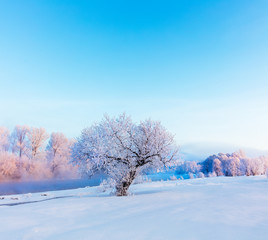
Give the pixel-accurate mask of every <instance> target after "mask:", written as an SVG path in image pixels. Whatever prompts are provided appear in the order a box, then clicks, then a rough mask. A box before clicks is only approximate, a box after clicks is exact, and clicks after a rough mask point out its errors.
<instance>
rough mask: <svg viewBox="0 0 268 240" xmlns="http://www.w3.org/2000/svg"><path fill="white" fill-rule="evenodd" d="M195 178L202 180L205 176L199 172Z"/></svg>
mask: <svg viewBox="0 0 268 240" xmlns="http://www.w3.org/2000/svg"><path fill="white" fill-rule="evenodd" d="M197 177H198V178H204V177H205V174H204V173H202V172H199V173H198V174H197Z"/></svg>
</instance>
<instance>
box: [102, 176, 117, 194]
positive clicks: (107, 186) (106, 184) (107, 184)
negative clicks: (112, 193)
mask: <svg viewBox="0 0 268 240" xmlns="http://www.w3.org/2000/svg"><path fill="white" fill-rule="evenodd" d="M115 186H116V182H115V180H113V179H112V178H108V179H104V180H103V181H102V182H101V184H100V191H101V192H106V191H108V190H111V189H114V188H115Z"/></svg>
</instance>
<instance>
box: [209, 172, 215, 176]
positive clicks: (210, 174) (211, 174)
mask: <svg viewBox="0 0 268 240" xmlns="http://www.w3.org/2000/svg"><path fill="white" fill-rule="evenodd" d="M208 177H217V174H216V173H215V172H212V173H209V174H208Z"/></svg>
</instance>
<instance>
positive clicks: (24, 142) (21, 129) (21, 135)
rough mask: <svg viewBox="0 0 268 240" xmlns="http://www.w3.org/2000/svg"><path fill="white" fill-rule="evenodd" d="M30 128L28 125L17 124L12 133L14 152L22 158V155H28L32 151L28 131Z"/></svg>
mask: <svg viewBox="0 0 268 240" xmlns="http://www.w3.org/2000/svg"><path fill="white" fill-rule="evenodd" d="M29 132H30V128H29V127H28V126H25V125H24V126H20V125H17V126H16V127H15V129H14V131H13V133H12V135H11V147H12V152H13V153H15V154H17V155H18V156H19V157H20V158H21V157H22V155H28V154H29V151H30V143H29V139H28V137H27V136H28V133H29Z"/></svg>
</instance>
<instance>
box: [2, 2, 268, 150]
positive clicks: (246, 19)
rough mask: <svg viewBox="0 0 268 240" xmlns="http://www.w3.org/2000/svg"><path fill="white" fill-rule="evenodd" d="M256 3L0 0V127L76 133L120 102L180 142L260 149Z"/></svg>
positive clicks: (267, 80)
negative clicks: (159, 122)
mask: <svg viewBox="0 0 268 240" xmlns="http://www.w3.org/2000/svg"><path fill="white" fill-rule="evenodd" d="M267 12H268V1H267V0H263V1H259V0H255V1H252V0H250V1H249V0H240V1H237V0H224V1H223V0H222V1H221V0H217V1H215V0H210V1H209V0H200V1H194V0H192V1H190V0H188V1H186V0H185V1H182V0H181V1H180V0H177V1H168V0H165V1H157V0H154V1H145V0H143V1H140V0H135V1H102V0H96V1H94V0H92V1H79V0H73V1H68V0H65V1H57V0H51V1H44V0H40V1H36V0H33V1H28V0H25V1H20V0H18V1H13V0H0V125H4V126H7V127H9V128H10V129H12V128H13V127H14V126H15V125H16V124H28V125H31V126H36V127H39V126H43V127H45V128H46V129H47V130H48V131H49V132H52V131H62V132H64V133H65V134H66V135H67V136H69V137H76V136H78V135H79V134H80V131H81V129H83V128H84V127H86V126H90V125H91V124H92V123H93V122H95V121H98V120H100V119H101V118H102V116H103V114H104V113H108V114H111V115H117V114H119V113H122V112H126V113H127V114H129V115H131V116H132V117H133V119H134V120H135V121H139V120H142V119H145V118H148V117H150V118H152V119H155V120H160V121H162V123H163V124H164V125H165V126H166V127H167V128H168V130H170V131H171V132H173V133H174V134H176V139H177V142H178V144H180V145H185V146H186V145H189V144H197V143H200V144H208V145H209V144H228V145H232V146H239V147H252V148H258V149H268V14H267Z"/></svg>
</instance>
